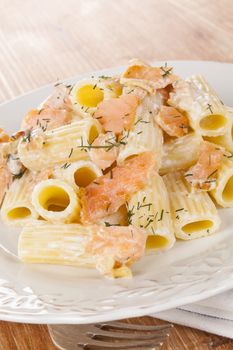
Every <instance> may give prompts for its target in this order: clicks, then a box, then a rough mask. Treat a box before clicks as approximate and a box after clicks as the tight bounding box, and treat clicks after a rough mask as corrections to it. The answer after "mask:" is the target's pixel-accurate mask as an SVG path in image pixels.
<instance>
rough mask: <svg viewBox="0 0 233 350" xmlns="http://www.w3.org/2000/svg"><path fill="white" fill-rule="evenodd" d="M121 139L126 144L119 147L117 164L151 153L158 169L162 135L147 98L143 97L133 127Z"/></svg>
mask: <svg viewBox="0 0 233 350" xmlns="http://www.w3.org/2000/svg"><path fill="white" fill-rule="evenodd" d="M123 139H126V142H125V144H124V145H121V147H120V151H119V155H118V158H117V162H118V163H119V164H120V163H123V162H124V161H125V160H126V159H127V158H130V157H132V156H135V155H138V154H140V153H143V152H147V151H152V152H153V153H154V155H155V157H156V162H157V167H158V168H159V167H160V165H161V153H162V152H161V150H162V145H163V134H162V130H161V129H160V128H159V126H158V125H157V124H156V122H155V120H154V116H153V111H152V109H151V103H150V101H149V98H147V97H145V99H144V101H143V103H142V104H141V105H140V106H139V108H138V110H137V114H136V118H135V122H134V125H133V127H132V129H131V130H130V131H129V132H124V133H123Z"/></svg>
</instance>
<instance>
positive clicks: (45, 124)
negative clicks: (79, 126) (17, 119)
mask: <svg viewBox="0 0 233 350" xmlns="http://www.w3.org/2000/svg"><path fill="white" fill-rule="evenodd" d="M70 122H71V114H70V113H69V112H67V111H66V110H64V109H55V108H53V109H51V108H44V109H41V110H38V109H32V110H31V111H30V112H29V113H28V114H27V115H26V116H25V118H24V119H23V122H22V124H21V129H22V130H29V129H30V130H35V129H41V130H42V131H46V130H52V129H55V128H58V127H59V126H62V125H66V124H69V123H70Z"/></svg>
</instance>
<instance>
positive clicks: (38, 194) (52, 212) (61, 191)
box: [32, 179, 80, 223]
mask: <svg viewBox="0 0 233 350" xmlns="http://www.w3.org/2000/svg"><path fill="white" fill-rule="evenodd" d="M32 204H33V205H34V207H35V209H36V211H37V212H38V213H39V214H40V216H41V217H42V218H43V219H45V220H48V221H51V222H65V223H69V222H72V221H76V222H77V221H78V219H79V212H80V204H79V199H78V197H77V194H76V193H75V191H74V189H73V188H72V187H71V186H70V185H69V184H68V183H66V182H64V181H61V180H57V179H49V180H45V181H41V182H40V183H38V184H37V185H36V186H35V187H34V190H33V192H32Z"/></svg>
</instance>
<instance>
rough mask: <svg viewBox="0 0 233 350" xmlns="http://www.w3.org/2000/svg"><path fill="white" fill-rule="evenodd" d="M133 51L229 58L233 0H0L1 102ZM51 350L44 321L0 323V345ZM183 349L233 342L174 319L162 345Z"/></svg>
mask: <svg viewBox="0 0 233 350" xmlns="http://www.w3.org/2000/svg"><path fill="white" fill-rule="evenodd" d="M132 57H141V58H143V59H144V60H148V61H150V60H169V59H192V60H196V59H197V60H216V61H226V62H233V1H232V0H221V1H219V0H116V1H114V0H39V1H38V0H23V1H22V0H10V1H9V0H0V102H4V101H6V100H8V99H11V98H14V97H15V96H17V95H19V94H22V93H24V92H26V91H29V90H31V89H34V88H37V87H40V86H42V85H44V84H47V83H50V82H54V81H56V80H57V79H58V78H59V79H64V78H68V77H71V76H73V75H77V74H79V73H84V72H88V71H92V70H96V69H101V68H108V67H113V66H117V65H121V64H125V63H127V61H128V60H129V59H130V58H132ZM219 73H221V72H217V74H219ZM141 322H145V323H146V322H147V323H149V322H151V321H149V319H147V318H144V320H143V321H141ZM153 323H160V321H158V320H154V321H153ZM211 341H212V342H213V345H212V346H211V345H208V344H210V342H211ZM52 349H53V350H54V349H55V347H54V346H53V345H52V343H51V340H50V339H49V336H48V332H47V328H46V326H39V325H27V324H15V323H7V322H0V350H52ZM183 349H187V350H192V349H197V350H208V349H218V350H230V349H233V342H231V341H229V340H227V339H224V338H220V337H215V336H212V335H210V334H207V333H204V332H201V331H197V330H193V329H189V328H185V327H181V326H176V327H175V329H174V330H173V332H172V336H171V338H170V340H169V342H168V343H167V345H164V346H163V350H183Z"/></svg>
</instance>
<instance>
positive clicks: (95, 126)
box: [18, 118, 101, 170]
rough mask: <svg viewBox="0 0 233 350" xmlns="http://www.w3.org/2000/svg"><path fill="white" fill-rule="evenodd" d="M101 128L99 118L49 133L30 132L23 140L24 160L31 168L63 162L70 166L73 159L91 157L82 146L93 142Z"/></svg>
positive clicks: (62, 127)
mask: <svg viewBox="0 0 233 350" xmlns="http://www.w3.org/2000/svg"><path fill="white" fill-rule="evenodd" d="M100 131H101V126H100V124H99V123H98V121H97V120H94V119H93V118H86V119H84V120H80V121H78V122H75V123H72V124H69V125H65V126H61V127H59V128H57V129H54V130H50V131H47V132H46V131H45V132H42V133H41V132H39V133H36V132H35V135H34V134H32V135H31V134H30V133H29V134H28V135H27V136H25V137H24V138H22V140H21V142H20V143H19V147H18V152H19V157H20V160H21V161H22V163H23V165H24V166H25V167H27V168H28V169H30V170H41V169H45V168H48V167H50V166H51V165H55V164H61V163H63V164H64V167H66V166H67V164H69V163H70V162H72V161H76V160H81V159H88V154H87V152H86V150H85V149H84V148H83V147H82V146H83V145H85V146H86V145H87V146H88V145H90V144H91V143H92V142H93V141H94V139H95V138H96V137H97V136H98V134H99V133H100Z"/></svg>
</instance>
